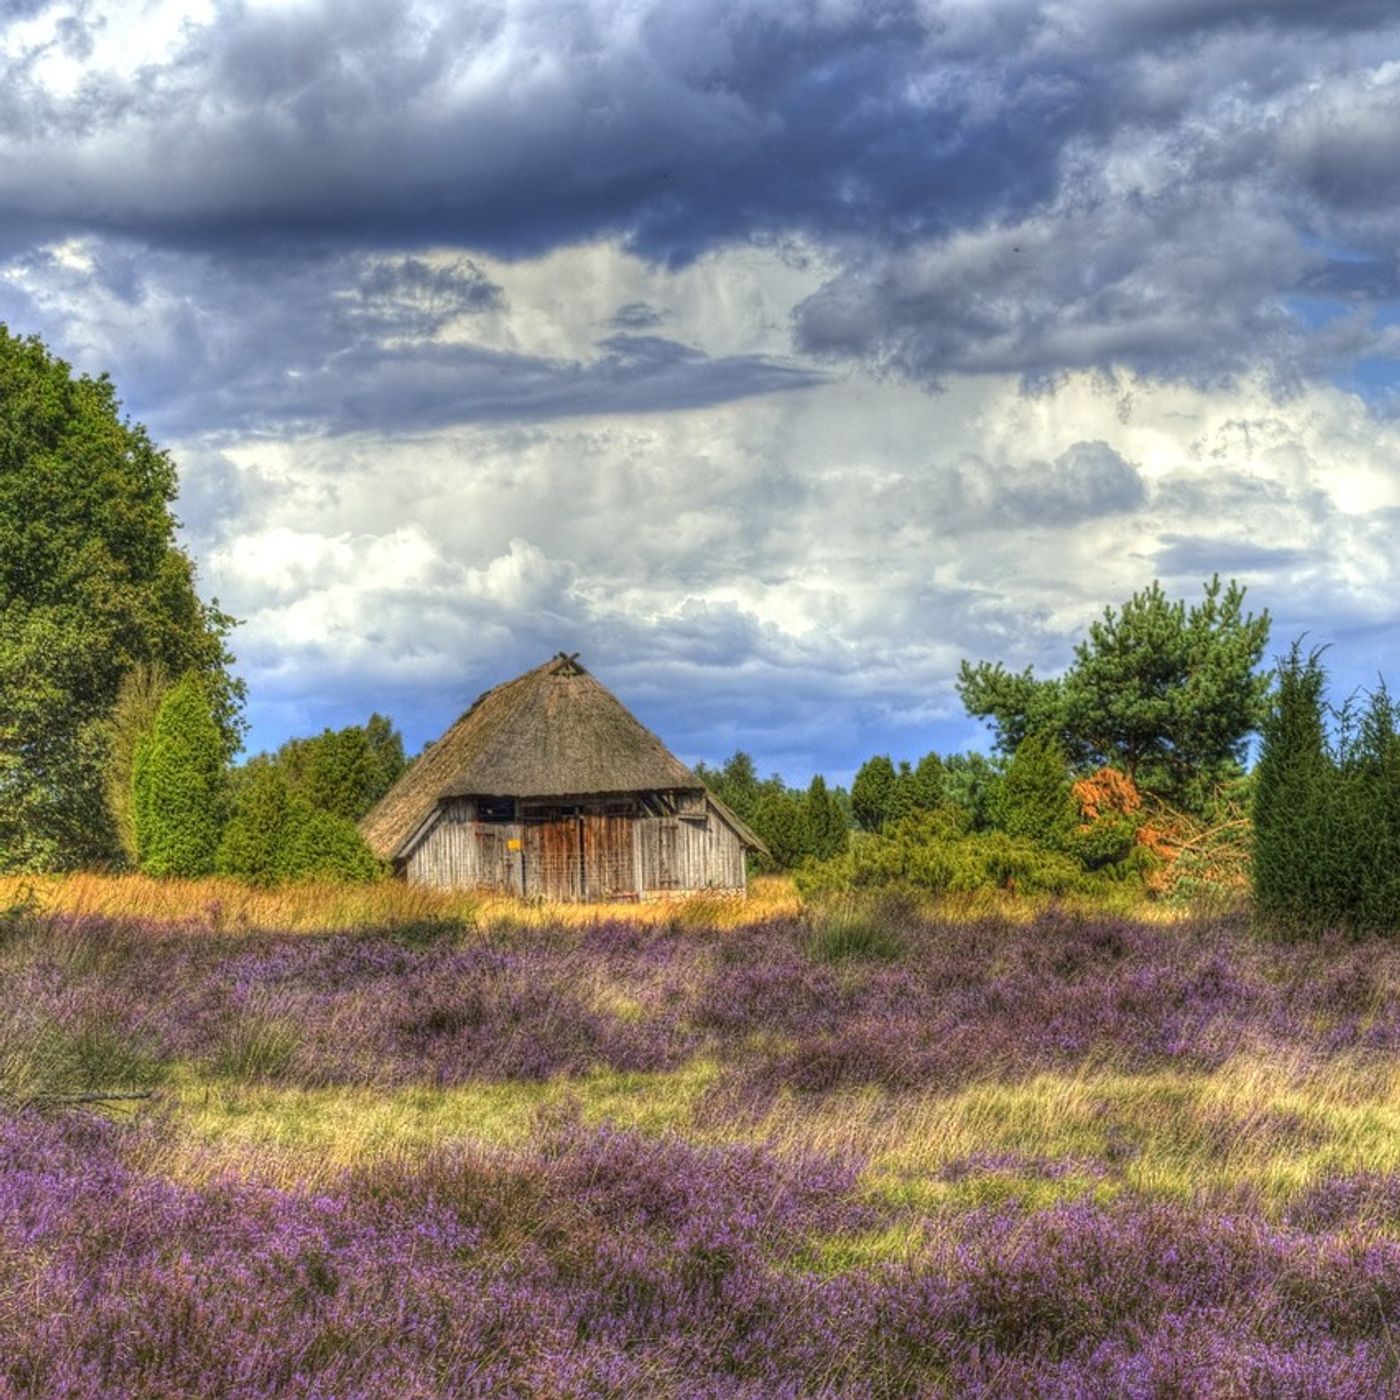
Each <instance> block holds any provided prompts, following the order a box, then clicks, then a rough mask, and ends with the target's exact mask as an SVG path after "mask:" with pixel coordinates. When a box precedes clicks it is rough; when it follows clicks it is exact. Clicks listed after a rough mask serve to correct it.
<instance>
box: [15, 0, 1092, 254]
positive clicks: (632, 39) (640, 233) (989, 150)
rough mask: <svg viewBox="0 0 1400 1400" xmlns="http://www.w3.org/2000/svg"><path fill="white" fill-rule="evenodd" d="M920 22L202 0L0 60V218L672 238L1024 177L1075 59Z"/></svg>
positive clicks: (874, 17) (513, 238)
mask: <svg viewBox="0 0 1400 1400" xmlns="http://www.w3.org/2000/svg"><path fill="white" fill-rule="evenodd" d="M420 13H421V12H420ZM933 39H934V34H933V30H932V29H931V27H930V26H929V24H928V23H927V22H925V21H922V20H921V19H920V18H919V15H918V7H916V6H915V5H913V4H900V3H886V4H872V5H868V6H850V7H844V8H836V9H831V10H829V11H828V10H823V9H821V8H819V7H813V6H809V5H807V4H801V3H787V4H774V3H771V0H763V3H761V4H760V3H753V4H732V3H723V4H721V3H718V0H712V3H692V4H681V5H667V6H657V7H655V8H654V9H651V10H649V11H647V10H638V11H632V12H628V13H624V12H619V11H618V9H617V8H616V6H614V5H612V4H610V3H596V4H593V5H589V4H586V3H576V4H556V5H537V6H521V7H511V8H509V9H507V8H504V7H500V8H496V7H476V6H469V7H456V6H443V7H441V8H440V9H439V10H438V12H437V13H436V16H435V17H434V18H432V19H431V20H430V21H429V22H427V23H423V22H419V20H418V18H417V17H416V15H415V14H412V13H410V8H409V6H407V5H406V4H404V3H399V0H343V3H338V4H335V5H312V6H307V7H303V8H300V9H296V10H292V11H286V12H282V11H278V12H268V11H262V12H254V11H249V10H247V9H245V8H244V7H243V6H240V5H233V4H227V5H224V6H222V7H221V8H220V10H219V12H218V15H217V17H216V19H215V20H214V21H213V22H212V23H211V24H209V25H207V26H201V27H199V28H198V29H197V30H195V31H194V32H193V33H192V35H191V37H190V38H189V40H188V42H187V43H186V45H185V46H184V47H183V48H182V49H181V50H180V51H179V52H178V53H177V54H176V55H175V56H174V57H173V58H172V59H171V60H170V61H168V62H166V63H165V64H163V65H158V66H153V67H150V68H146V69H143V70H142V71H141V72H140V73H138V74H130V75H125V74H118V73H115V72H103V73H100V74H94V75H92V77H91V78H90V79H89V81H88V82H87V83H85V84H84V85H82V86H81V87H80V88H79V89H78V90H77V91H76V92H74V93H72V94H71V95H69V96H66V97H61V98H60V97H57V96H55V95H54V94H53V93H51V92H49V91H47V90H45V89H44V88H43V87H42V85H41V84H40V83H39V82H38V80H37V79H36V78H35V77H34V76H33V74H32V71H31V69H32V64H31V63H30V62H29V61H27V59H26V58H25V57H24V56H21V57H20V58H16V59H14V60H12V62H11V65H10V71H9V72H8V74H6V77H7V79H8V81H7V82H6V83H5V84H4V87H3V90H4V91H6V92H8V94H9V96H8V98H3V99H0V102H4V103H5V104H6V107H5V112H6V115H7V116H11V117H13V118H14V120H13V121H12V122H7V123H6V128H7V131H8V132H9V138H8V140H6V141H5V142H4V143H3V145H4V148H5V154H6V167H7V169H8V172H9V173H8V176H7V177H0V191H3V193H4V195H5V200H4V203H5V207H6V208H7V210H8V211H9V217H12V218H18V217H33V218H36V219H49V220H52V221H53V222H54V223H55V224H56V225H61V226H63V227H65V228H68V227H72V226H74V225H86V226H88V227H92V228H96V229H100V230H108V231H112V230H117V231H123V232H128V233H132V234H135V235H137V236H140V237H143V238H149V239H152V240H163V241H187V242H188V241H193V242H196V243H199V244H204V245H207V244H209V243H223V244H233V243H238V242H247V241H261V240H265V239H267V238H269V237H277V238H288V237H295V236H298V235H300V236H311V237H316V238H321V239H326V238H335V239H346V240H356V241H363V240H376V241H380V242H384V243H391V244H394V245H405V246H406V245H411V244H413V243H424V242H453V243H456V244H459V245H464V246H471V247H479V248H483V249H486V250H489V251H493V252H497V253H501V254H505V255H521V254H527V253H531V252H536V251H539V250H541V249H545V248H549V247H553V246H556V245H558V244H560V243H565V242H570V241H574V240H577V239H581V238H586V237H591V236H595V235H599V234H604V235H618V236H622V237H625V238H627V239H628V240H629V241H630V242H631V243H632V245H633V246H635V247H637V248H639V249H641V250H643V251H645V252H646V253H648V254H649V255H651V256H654V257H659V258H665V259H673V260H674V259H682V260H683V259H686V258H689V257H691V256H694V255H695V254H696V253H698V252H700V251H702V250H704V249H705V248H707V247H710V246H713V245H714V244H715V243H717V242H721V241H725V240H731V239H735V238H739V239H742V238H747V237H749V236H751V235H753V234H754V233H756V232H761V231H763V230H788V229H792V228H805V227H815V228H819V229H821V230H822V231H823V232H827V231H830V232H847V233H877V234H879V235H880V236H884V235H885V234H886V233H888V232H889V231H892V230H902V231H903V232H904V233H905V234H906V235H908V236H912V235H913V234H915V233H917V232H924V233H927V232H936V231H939V230H944V229H947V228H950V227H954V226H956V225H957V224H958V223H959V222H961V221H962V220H964V219H966V218H967V217H969V215H971V216H975V217H983V216H987V215H991V214H996V213H1000V212H1004V211H1014V210H1017V209H1020V208H1024V207H1026V206H1027V205H1029V204H1032V203H1034V202H1036V201H1037V200H1039V199H1041V198H1043V197H1045V196H1046V195H1048V194H1049V193H1050V192H1051V191H1052V190H1053V187H1054V161H1055V156H1056V152H1057V150H1058V148H1059V146H1060V144H1061V143H1062V142H1063V140H1064V139H1065V138H1066V137H1067V135H1069V134H1071V133H1072V132H1073V131H1074V130H1075V129H1076V127H1077V126H1078V124H1079V123H1080V121H1081V120H1082V117H1081V115H1080V112H1079V109H1081V108H1083V107H1084V106H1085V105H1087V104H1089V102H1090V92H1089V89H1088V85H1087V84H1086V82H1085V75H1083V74H1079V75H1076V74H1072V73H1059V72H1054V73H1047V74H1038V73H1034V72H1026V73H1018V74H1014V75H1011V76H1009V77H1008V78H1006V80H1005V84H1004V86H1005V91H1004V92H1002V91H993V90H990V89H987V88H986V83H987V80H986V77H985V76H983V75H980V74H979V73H977V72H975V71H970V70H968V69H967V68H966V66H965V65H964V64H961V63H958V62H953V61H946V62H945V61H943V60H941V59H940V57H939V55H938V53H937V51H936V48H935V49H930V47H929V46H930V44H931V43H932V42H933ZM993 85H994V87H995V88H1000V87H1002V86H1003V84H1002V81H1001V80H999V79H996V80H994V84H993ZM979 89H984V90H983V91H979ZM970 96H973V97H976V98H977V100H975V101H972V102H970V101H969V97H970Z"/></svg>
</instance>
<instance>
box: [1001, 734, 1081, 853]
mask: <svg viewBox="0 0 1400 1400" xmlns="http://www.w3.org/2000/svg"><path fill="white" fill-rule="evenodd" d="M994 815H995V819H996V825H997V826H998V827H999V828H1000V829H1001V830H1002V831H1004V832H1005V833H1006V834H1007V835H1008V836H1014V837H1017V838H1019V839H1020V840H1023V841H1031V842H1034V843H1035V844H1036V845H1038V846H1043V847H1045V848H1046V849H1047V850H1051V851H1067V850H1069V849H1070V848H1071V847H1072V846H1073V844H1074V839H1075V832H1076V829H1077V828H1078V826H1079V804H1078V803H1076V802H1075V800H1074V785H1073V783H1072V781H1071V779H1070V773H1069V760H1068V759H1067V758H1066V757H1065V753H1064V750H1063V749H1062V748H1061V747H1060V745H1059V742H1058V741H1057V740H1056V739H1055V737H1054V736H1053V735H1052V734H1049V733H1040V734H1032V735H1030V736H1029V737H1027V738H1025V739H1023V740H1022V741H1021V743H1020V744H1019V745H1017V748H1016V752H1015V754H1014V755H1013V756H1012V759H1011V762H1010V764H1008V765H1007V769H1006V774H1005V776H1004V777H1003V778H1002V780H1001V783H1000V784H999V786H998V789H997V800H996V807H995V812H994Z"/></svg>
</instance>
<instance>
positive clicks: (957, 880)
mask: <svg viewBox="0 0 1400 1400" xmlns="http://www.w3.org/2000/svg"><path fill="white" fill-rule="evenodd" d="M796 879H797V886H798V888H799V889H800V890H801V891H802V893H803V894H804V895H809V896H812V895H823V894H840V893H845V892H848V891H857V890H878V889H900V888H907V889H913V890H924V891H928V892H930V893H934V894H968V893H972V892H974V891H978V890H986V889H1014V890H1016V891H1018V892H1021V893H1027V894H1031V893H1047V894H1067V893H1070V892H1072V891H1077V890H1084V889H1087V888H1089V883H1088V877H1087V876H1086V875H1085V872H1084V868H1083V867H1082V866H1081V865H1080V864H1079V862H1078V861H1076V860H1074V859H1072V858H1071V857H1069V856H1067V855H1065V854H1063V853H1062V852H1059V851H1055V850H1050V849H1047V848H1046V847H1044V846H1042V845H1040V844H1038V843H1037V842H1035V841H1033V840H1030V839H1028V838H1026V837H1024V836H1012V835H1010V834H1008V833H1007V832H1004V831H986V832H973V831H970V830H968V828H967V823H966V818H965V817H964V816H963V815H962V814H961V813H959V812H957V811H956V810H955V809H951V808H942V809H940V810H939V811H937V812H921V813H917V814H915V815H914V816H912V817H908V818H905V819H904V820H903V821H899V822H895V823H893V824H892V825H891V826H889V827H887V828H886V829H885V830H884V831H883V832H867V833H860V834H859V835H858V836H856V837H855V838H854V839H853V840H852V841H851V846H850V849H849V850H848V851H847V852H846V854H845V855H844V856H838V857H837V858H836V859H834V860H829V861H824V862H822V863H820V864H818V865H815V866H812V867H810V868H807V869H803V870H799V871H798V872H797V875H796Z"/></svg>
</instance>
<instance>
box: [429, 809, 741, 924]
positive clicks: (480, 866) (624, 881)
mask: <svg viewBox="0 0 1400 1400" xmlns="http://www.w3.org/2000/svg"><path fill="white" fill-rule="evenodd" d="M475 818H476V808H475V805H474V804H473V803H472V801H471V799H469V798H455V799H452V800H451V801H449V802H448V803H445V804H444V806H443V809H442V811H441V814H440V816H439V818H438V820H437V822H436V823H435V824H434V825H433V826H432V827H431V828H430V829H429V830H428V831H426V832H425V833H424V835H423V836H422V838H421V839H420V840H419V841H418V843H417V844H416V845H415V846H414V847H413V848H412V850H411V851H410V852H409V854H408V857H407V859H406V860H405V862H404V875H405V877H406V878H407V880H408V881H409V883H410V884H424V885H437V886H449V887H457V888H468V889H470V888H484V889H495V890H501V891H503V892H507V893H512V894H524V895H525V896H527V897H539V898H544V899H557V900H566V901H575V900H581V899H591V900H609V899H627V898H646V897H647V896H648V895H653V894H668V893H670V894H680V893H684V892H687V891H690V890H725V891H742V890H743V889H744V887H745V866H744V848H743V845H742V843H741V842H740V840H739V837H738V835H737V834H736V833H735V832H734V830H733V829H732V828H731V827H730V826H729V825H728V823H727V822H725V821H724V819H723V818H722V817H720V816H719V814H718V813H717V812H715V811H714V809H713V808H708V810H707V811H706V812H705V814H704V816H703V818H690V817H655V816H647V817H620V816H602V815H591V814H589V815H584V816H581V817H562V818H559V819H556V820H548V821H528V822H523V823H522V822H502V821H490V822H484V821H477V820H476V819H475ZM512 842H517V843H519V845H518V848H517V849H515V850H512V849H511V843H512Z"/></svg>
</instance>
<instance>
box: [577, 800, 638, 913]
mask: <svg viewBox="0 0 1400 1400" xmlns="http://www.w3.org/2000/svg"><path fill="white" fill-rule="evenodd" d="M632 825H633V823H632V818H631V817H584V818H583V878H584V897H585V898H586V899H634V898H636V895H637V861H636V848H635V846H634V844H633V839H632Z"/></svg>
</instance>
